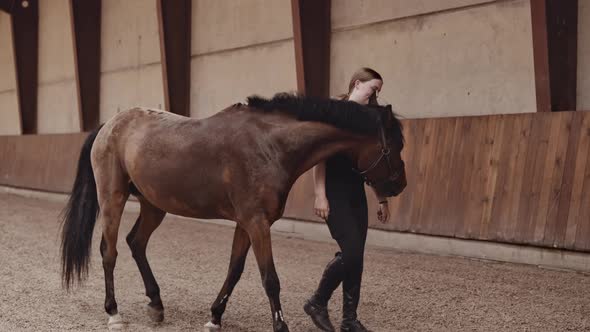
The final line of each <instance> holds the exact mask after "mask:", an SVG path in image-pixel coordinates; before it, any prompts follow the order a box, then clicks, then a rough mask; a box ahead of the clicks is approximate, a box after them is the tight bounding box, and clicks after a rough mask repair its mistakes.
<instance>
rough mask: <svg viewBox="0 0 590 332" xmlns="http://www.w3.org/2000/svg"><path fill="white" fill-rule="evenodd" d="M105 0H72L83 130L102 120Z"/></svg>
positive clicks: (96, 124) (77, 80) (93, 126)
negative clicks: (101, 64)
mask: <svg viewBox="0 0 590 332" xmlns="http://www.w3.org/2000/svg"><path fill="white" fill-rule="evenodd" d="M101 5H102V0H70V12H71V26H72V35H73V37H74V38H73V41H74V59H75V62H76V85H77V91H78V100H79V103H78V114H79V117H80V128H81V129H82V131H90V130H92V129H94V128H96V127H98V125H99V121H100V20H101Z"/></svg>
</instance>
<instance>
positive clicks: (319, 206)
mask: <svg viewBox="0 0 590 332" xmlns="http://www.w3.org/2000/svg"><path fill="white" fill-rule="evenodd" d="M313 182H314V193H315V203H314V212H315V214H316V215H317V216H318V217H320V218H322V219H324V220H325V219H328V215H329V214H330V205H329V204H328V198H327V197H326V162H324V161H322V162H320V163H319V164H317V165H316V166H315V167H314V169H313Z"/></svg>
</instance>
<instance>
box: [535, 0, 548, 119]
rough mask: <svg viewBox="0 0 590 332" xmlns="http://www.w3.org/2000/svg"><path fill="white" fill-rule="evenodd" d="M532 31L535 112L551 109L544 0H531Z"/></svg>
mask: <svg viewBox="0 0 590 332" xmlns="http://www.w3.org/2000/svg"><path fill="white" fill-rule="evenodd" d="M531 23H532V32H533V62H534V67H535V91H536V97H537V112H550V111H551V93H550V91H551V90H550V84H549V78H550V76H549V46H548V41H547V8H546V0H531Z"/></svg>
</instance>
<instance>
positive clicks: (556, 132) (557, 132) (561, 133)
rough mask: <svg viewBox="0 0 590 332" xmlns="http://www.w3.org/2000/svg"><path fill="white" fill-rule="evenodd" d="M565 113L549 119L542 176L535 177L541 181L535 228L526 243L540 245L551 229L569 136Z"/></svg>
mask: <svg viewBox="0 0 590 332" xmlns="http://www.w3.org/2000/svg"><path fill="white" fill-rule="evenodd" d="M566 115H567V114H563V115H562V114H555V115H554V116H553V117H552V118H553V119H552V121H551V131H550V136H549V145H548V148H547V155H546V158H545V161H544V162H545V172H544V173H543V177H542V178H538V179H536V180H537V181H542V186H541V194H540V197H539V207H538V209H537V210H536V212H537V213H536V216H535V229H534V232H533V233H532V234H529V236H532V238H530V237H529V242H528V243H534V244H536V245H541V244H543V243H544V238H545V234H546V229H549V230H551V229H552V221H551V220H552V216H553V213H554V209H555V207H556V206H557V202H558V201H557V196H558V195H559V187H560V186H561V178H562V176H563V159H564V158H565V152H566V149H565V144H566V143H567V137H568V136H569V130H568V128H567V127H568V125H567V120H568V119H567V117H566Z"/></svg>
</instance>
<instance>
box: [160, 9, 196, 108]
mask: <svg viewBox="0 0 590 332" xmlns="http://www.w3.org/2000/svg"><path fill="white" fill-rule="evenodd" d="M191 14H192V12H191V0H175V1H166V0H158V23H159V28H160V29H159V31H160V54H161V57H162V78H163V83H164V84H163V85H164V102H165V105H166V110H168V111H170V112H172V113H176V114H180V115H184V116H190V84H191V80H190V75H191V67H190V64H191Z"/></svg>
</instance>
